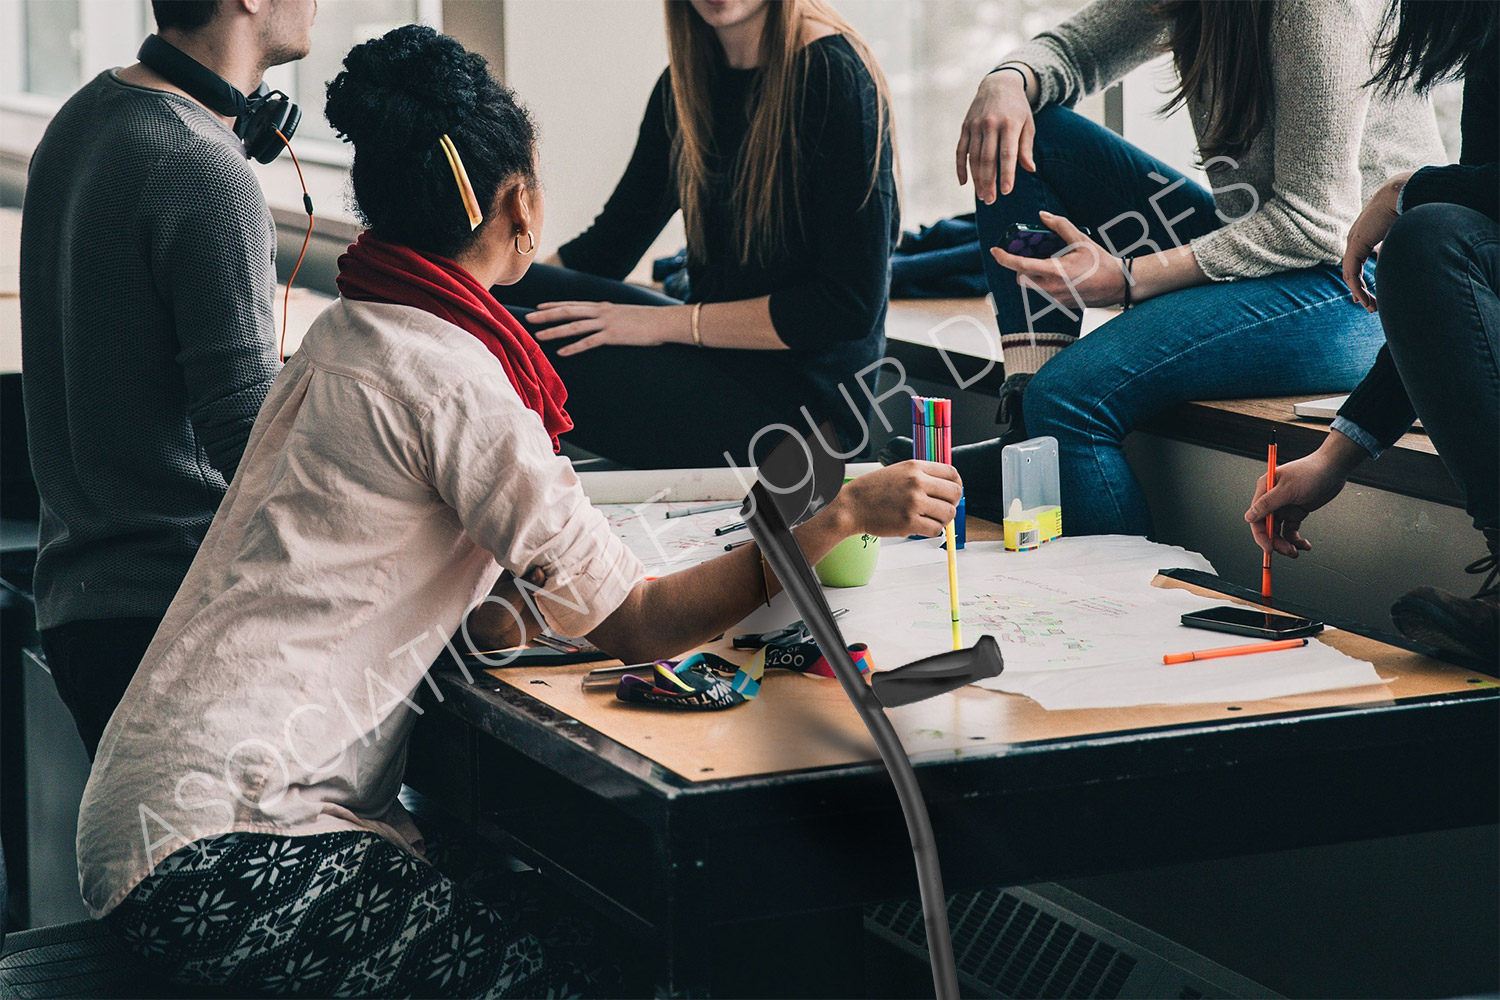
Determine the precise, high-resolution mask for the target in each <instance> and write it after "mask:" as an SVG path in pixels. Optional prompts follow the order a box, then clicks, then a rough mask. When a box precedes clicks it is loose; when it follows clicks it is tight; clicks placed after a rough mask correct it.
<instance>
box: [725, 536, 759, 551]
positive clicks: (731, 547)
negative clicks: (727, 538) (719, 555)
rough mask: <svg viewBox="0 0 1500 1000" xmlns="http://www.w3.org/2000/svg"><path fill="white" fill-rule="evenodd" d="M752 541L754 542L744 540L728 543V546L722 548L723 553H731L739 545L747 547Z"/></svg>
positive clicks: (750, 539) (747, 539)
mask: <svg viewBox="0 0 1500 1000" xmlns="http://www.w3.org/2000/svg"><path fill="white" fill-rule="evenodd" d="M753 541H755V539H753V538H746V539H745V540H744V541H740V542H730V543H729V544H728V545H726V546H724V551H725V552H733V551H734V550H735V549H737V548H739V547H740V546H741V545H749V544H750V543H751V542H753Z"/></svg>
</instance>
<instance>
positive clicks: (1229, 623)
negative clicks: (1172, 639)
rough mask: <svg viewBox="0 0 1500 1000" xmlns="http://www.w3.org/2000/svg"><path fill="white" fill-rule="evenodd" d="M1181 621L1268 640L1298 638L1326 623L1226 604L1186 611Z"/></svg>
mask: <svg viewBox="0 0 1500 1000" xmlns="http://www.w3.org/2000/svg"><path fill="white" fill-rule="evenodd" d="M1182 624H1184V625H1186V626H1187V627H1188V628H1206V629H1208V630H1209V631H1210V632H1229V633H1232V634H1233V635H1248V636H1251V637H1253V638H1256V639H1268V640H1276V639H1298V638H1301V637H1302V636H1305V635H1315V634H1317V633H1318V632H1321V631H1323V623H1322V622H1315V621H1313V620H1312V619H1311V618H1294V617H1292V616H1291V615H1277V614H1271V613H1270V612H1268V611H1257V610H1256V609H1255V608H1241V607H1234V606H1232V605H1227V604H1226V605H1224V606H1223V607H1219V608H1209V609H1208V610H1206V611H1194V612H1191V613H1189V614H1185V615H1183V616H1182Z"/></svg>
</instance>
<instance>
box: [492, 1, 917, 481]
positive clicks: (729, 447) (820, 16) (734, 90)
mask: <svg viewBox="0 0 1500 1000" xmlns="http://www.w3.org/2000/svg"><path fill="white" fill-rule="evenodd" d="M666 22H667V38H668V43H669V50H670V65H669V67H668V69H667V71H666V72H664V73H663V74H662V76H661V79H660V80H659V81H658V82H657V85H656V89H655V90H654V92H653V93H652V95H651V100H650V103H649V104H648V106H647V108H646V114H645V118H644V119H643V121H642V122H641V130H640V136H639V138H638V140H637V142H636V148H635V152H634V154H633V155H632V156H631V158H630V163H629V165H628V166H627V167H626V169H625V173H624V176H622V177H621V179H620V182H619V184H618V186H617V187H616V188H615V192H614V194H613V195H612V196H611V197H610V199H609V201H608V202H606V203H605V206H604V210H603V211H602V212H601V213H600V214H599V216H598V218H596V219H595V220H594V224H593V225H592V226H591V227H589V229H588V230H587V231H586V232H584V233H583V234H582V235H580V236H578V237H577V238H575V239H573V240H571V241H570V242H568V243H566V244H564V245H563V246H562V247H561V249H560V250H559V251H558V253H557V254H556V255H554V256H553V257H551V258H549V259H548V260H547V261H545V262H543V263H542V265H541V266H538V267H534V268H532V273H531V274H530V275H529V276H528V277H527V278H526V279H525V280H524V281H523V282H522V283H521V284H520V285H518V286H516V287H514V288H509V289H505V290H504V291H503V292H501V293H500V294H501V297H502V301H504V302H506V303H507V304H509V305H512V306H513V307H516V308H517V311H518V313H523V314H524V315H523V318H524V319H525V321H526V323H527V325H528V328H530V329H532V330H533V331H534V332H535V335H536V337H537V339H538V340H539V341H541V342H542V345H543V347H544V348H545V350H546V352H547V354H548V356H549V357H550V358H551V359H552V362H553V364H554V365H555V366H556V368H557V370H558V373H559V374H560V375H561V376H562V378H563V381H564V383H566V384H567V386H568V388H569V391H570V393H571V396H572V398H573V399H575V400H581V401H586V403H585V404H584V405H583V406H577V405H575V407H574V410H573V417H574V422H575V428H574V430H573V432H571V433H570V434H569V435H568V436H567V440H569V441H571V442H573V443H576V444H578V445H580V446H582V447H583V448H586V449H588V450H589V451H592V452H594V453H596V454H600V455H604V456H606V457H609V458H612V459H615V460H617V461H621V462H624V463H625V464H628V465H632V466H636V467H638V468H662V467H673V466H677V467H681V466H701V465H722V464H725V462H726V457H725V455H726V452H727V453H728V454H729V455H730V456H732V457H733V460H734V461H736V462H744V461H746V456H747V450H748V448H749V447H750V446H751V445H752V443H754V441H755V438H756V432H757V431H759V430H760V429H761V428H763V427H766V426H767V425H769V424H773V423H776V422H793V421H795V422H797V423H799V424H800V423H801V422H803V421H804V420H806V419H807V417H806V416H804V415H803V414H802V412H801V411H802V410H804V409H805V410H806V412H807V415H809V416H811V418H812V419H813V421H814V422H815V423H816V422H820V421H822V420H823V419H825V418H832V419H833V421H834V424H835V426H836V428H837V430H838V433H839V437H840V439H841V441H842V444H843V447H844V448H845V449H849V450H850V451H852V452H857V451H861V450H863V447H864V445H865V444H866V443H867V441H866V428H867V427H868V418H869V415H870V406H871V402H870V401H871V398H872V397H873V394H874V378H875V372H874V371H873V370H871V371H868V372H866V373H865V374H864V376H863V380H862V381H863V389H862V388H861V385H860V381H859V380H860V376H859V373H860V372H861V370H862V369H866V368H867V367H868V366H871V365H873V364H875V363H876V362H877V361H878V359H879V358H880V357H881V354H882V352H883V350H884V344H885V332H884V321H885V307H886V301H887V289H888V282H889V277H888V274H889V262H890V253H891V249H892V247H893V246H894V244H895V240H896V238H897V236H898V235H899V233H898V226H897V220H896V212H897V205H896V201H897V197H896V184H895V179H894V172H893V165H894V153H893V148H892V142H891V128H890V110H889V95H888V90H887V87H886V84H885V79H884V77H883V76H882V74H881V72H880V68H879V66H878V65H877V64H876V62H875V60H874V57H873V56H872V55H871V54H870V50H869V47H868V46H867V45H865V43H864V41H863V40H862V39H861V38H860V37H859V35H858V34H857V33H856V32H855V31H854V29H853V28H852V27H851V26H850V25H849V24H848V22H846V21H845V20H844V19H843V18H842V17H840V16H839V14H838V12H837V11H835V10H834V9H833V7H832V6H830V5H829V4H828V3H826V2H825V0H785V2H768V0H690V2H688V0H667V3H666ZM679 210H680V211H681V212H682V214H683V222H684V224H685V228H686V230H687V242H688V248H687V274H688V289H687V291H686V295H685V299H682V300H680V299H676V298H671V297H668V296H665V295H660V294H657V293H654V292H652V291H649V290H647V289H643V288H640V287H638V286H633V285H627V284H625V283H624V282H623V280H622V279H624V278H625V276H626V275H627V274H629V273H630V272H631V270H632V269H633V268H634V267H635V266H636V265H637V263H638V262H639V261H640V259H641V256H642V255H643V254H644V253H645V252H646V250H647V248H649V247H650V245H651V243H652V242H653V241H654V240H655V239H656V237H657V236H658V235H659V234H660V233H661V230H662V228H663V227H664V226H665V225H666V224H667V222H668V220H670V219H671V218H672V216H673V215H674V214H675V213H676V212H678V211H679ZM547 265H553V266H547ZM533 306H534V307H538V308H536V309H535V311H530V312H529V313H526V312H525V310H524V308H523V307H533ZM684 413H688V414H691V419H687V420H684V419H683V414H684ZM774 436H775V435H765V436H763V437H774ZM830 443H831V442H830Z"/></svg>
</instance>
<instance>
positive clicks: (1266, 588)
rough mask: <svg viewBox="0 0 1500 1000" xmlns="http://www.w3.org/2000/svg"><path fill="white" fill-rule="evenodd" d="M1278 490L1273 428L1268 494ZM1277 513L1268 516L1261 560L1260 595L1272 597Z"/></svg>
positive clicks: (1268, 456)
mask: <svg viewBox="0 0 1500 1000" xmlns="http://www.w3.org/2000/svg"><path fill="white" fill-rule="evenodd" d="M1275 488H1276V428H1274V427H1273V428H1271V443H1270V444H1269V445H1267V446H1266V492H1267V493H1269V492H1271V491H1272V490H1273V489H1275ZM1275 537H1276V512H1275V511H1272V512H1271V513H1269V514H1267V515H1266V551H1265V554H1264V555H1263V556H1261V560H1260V595H1261V596H1262V597H1265V598H1269V597H1270V596H1271V551H1272V549H1274V548H1275V546H1274V545H1273V544H1272V539H1274V538H1275Z"/></svg>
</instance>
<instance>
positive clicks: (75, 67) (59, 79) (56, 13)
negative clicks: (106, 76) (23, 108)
mask: <svg viewBox="0 0 1500 1000" xmlns="http://www.w3.org/2000/svg"><path fill="white" fill-rule="evenodd" d="M21 13H22V17H23V19H24V20H25V23H26V81H25V84H24V86H25V88H26V90H27V91H28V92H30V93H33V94H46V95H48V96H49V97H67V96H68V95H69V94H71V93H73V91H75V90H77V89H78V85H79V83H80V82H81V79H80V75H81V74H80V69H79V53H80V52H81V51H82V48H83V34H82V32H81V31H79V24H78V0H22V9H21Z"/></svg>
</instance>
